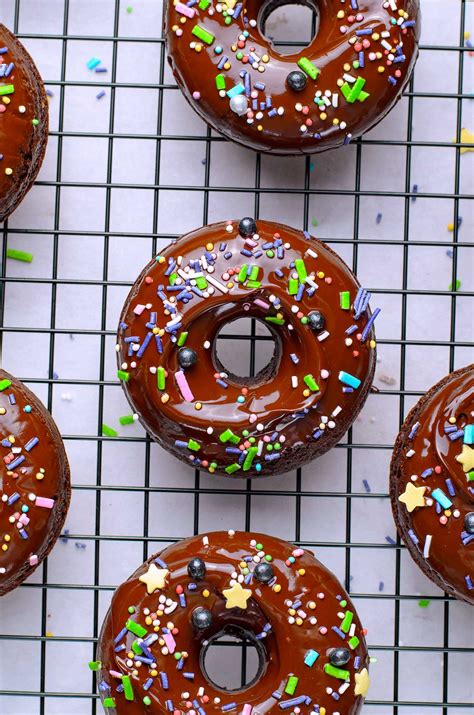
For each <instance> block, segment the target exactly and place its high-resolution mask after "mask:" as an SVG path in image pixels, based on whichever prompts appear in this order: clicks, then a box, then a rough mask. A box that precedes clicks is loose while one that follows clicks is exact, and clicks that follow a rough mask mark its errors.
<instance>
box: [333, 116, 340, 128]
mask: <svg viewBox="0 0 474 715" xmlns="http://www.w3.org/2000/svg"><path fill="white" fill-rule="evenodd" d="M332 123H333V124H334V126H335V127H337V126H338V124H339V119H338V118H337V117H334V119H333V120H332Z"/></svg>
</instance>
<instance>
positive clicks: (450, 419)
mask: <svg viewBox="0 0 474 715" xmlns="http://www.w3.org/2000/svg"><path fill="white" fill-rule="evenodd" d="M448 422H449V424H451V425H454V424H456V418H455V417H450V418H449V420H448Z"/></svg>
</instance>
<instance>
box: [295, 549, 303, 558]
mask: <svg viewBox="0 0 474 715" xmlns="http://www.w3.org/2000/svg"><path fill="white" fill-rule="evenodd" d="M303 554H304V549H294V550H293V556H303Z"/></svg>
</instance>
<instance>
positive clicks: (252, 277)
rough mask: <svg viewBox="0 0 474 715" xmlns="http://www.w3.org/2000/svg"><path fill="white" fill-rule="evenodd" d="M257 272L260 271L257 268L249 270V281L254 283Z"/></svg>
mask: <svg viewBox="0 0 474 715" xmlns="http://www.w3.org/2000/svg"><path fill="white" fill-rule="evenodd" d="M259 271H260V267H259V266H252V268H251V270H250V275H249V280H251V281H256V280H257V278H258V273H259Z"/></svg>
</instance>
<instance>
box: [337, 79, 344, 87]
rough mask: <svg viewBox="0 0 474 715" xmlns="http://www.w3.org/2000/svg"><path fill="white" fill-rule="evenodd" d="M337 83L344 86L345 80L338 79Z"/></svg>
mask: <svg viewBox="0 0 474 715" xmlns="http://www.w3.org/2000/svg"><path fill="white" fill-rule="evenodd" d="M336 84H337V86H338V87H342V85H343V84H344V80H342V79H338V80H337V83H336Z"/></svg>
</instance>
